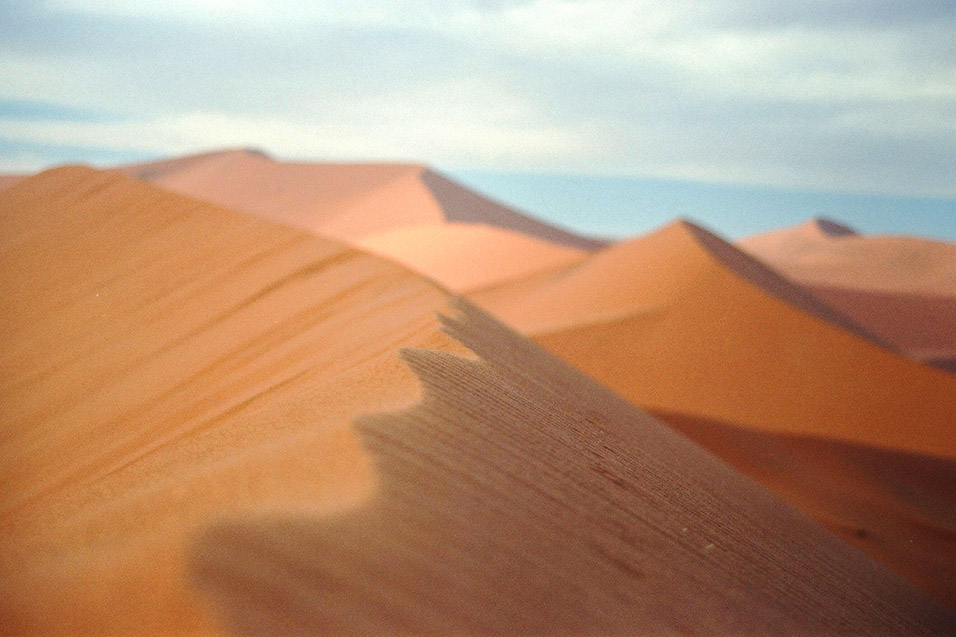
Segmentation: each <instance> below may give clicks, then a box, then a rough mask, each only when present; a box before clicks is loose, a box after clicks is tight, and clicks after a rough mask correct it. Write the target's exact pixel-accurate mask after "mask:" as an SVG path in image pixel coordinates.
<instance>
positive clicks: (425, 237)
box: [356, 223, 587, 292]
mask: <svg viewBox="0 0 956 637" xmlns="http://www.w3.org/2000/svg"><path fill="white" fill-rule="evenodd" d="M356 245H358V246H359V247H361V248H363V249H365V250H368V251H369V252H373V253H375V254H379V255H381V256H384V257H387V258H389V259H391V260H393V261H396V262H398V263H402V264H405V265H407V266H408V267H410V268H412V269H413V270H416V271H418V272H421V273H422V274H424V275H426V276H428V277H429V278H431V279H432V280H434V281H437V282H439V283H441V284H442V285H444V286H445V287H447V288H449V289H451V290H453V291H455V292H465V291H468V290H475V289H478V288H484V287H488V286H490V285H493V284H501V283H502V282H504V281H508V280H514V279H519V278H520V279H524V278H526V277H528V276H531V275H533V274H535V273H539V272H547V271H552V270H555V269H559V268H562V267H566V266H568V265H571V264H574V263H578V262H580V261H582V260H584V258H585V256H586V255H587V253H586V252H584V251H582V250H577V249H575V248H570V247H566V246H562V245H558V244H554V243H548V242H546V241H543V240H541V239H536V238H533V237H530V236H528V235H523V234H518V233H517V232H512V231H510V230H504V229H502V228H499V227H495V226H488V225H477V224H463V223H454V224H432V225H425V226H412V227H408V228H401V229H399V230H392V231H390V232H383V233H381V234H375V235H370V236H367V237H363V238H362V239H361V240H359V241H358V242H356Z"/></svg>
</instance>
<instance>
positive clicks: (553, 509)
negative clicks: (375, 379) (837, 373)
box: [192, 308, 956, 635]
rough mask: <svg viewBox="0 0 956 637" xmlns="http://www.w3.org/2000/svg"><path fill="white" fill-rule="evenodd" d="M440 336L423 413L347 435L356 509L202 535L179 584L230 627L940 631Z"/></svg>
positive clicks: (581, 405) (486, 341) (860, 574)
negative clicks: (376, 482)
mask: <svg viewBox="0 0 956 637" xmlns="http://www.w3.org/2000/svg"><path fill="white" fill-rule="evenodd" d="M447 325H448V329H449V331H450V333H451V334H452V335H453V336H454V337H455V338H457V339H460V340H461V341H462V342H463V343H465V344H466V345H467V346H468V347H469V348H470V349H472V350H473V351H475V352H476V353H477V354H478V355H479V357H480V360H477V361H474V360H465V359H462V358H459V357H455V356H449V355H447V354H440V353H436V352H428V351H421V350H413V351H407V352H406V354H405V357H406V359H407V360H408V361H409V364H410V365H411V366H412V367H413V368H414V369H415V371H416V373H417V374H418V375H419V376H420V377H421V379H422V382H423V383H424V385H425V398H424V401H423V402H422V403H421V404H420V405H418V406H416V407H415V408H413V409H411V410H406V411H403V412H399V413H394V414H389V415H385V416H376V417H370V418H366V419H364V420H363V422H362V424H361V431H362V435H363V438H364V440H366V444H367V445H368V448H369V449H370V451H371V453H372V455H373V456H374V458H375V466H376V467H377V468H378V470H379V472H380V476H381V490H380V491H379V492H378V493H377V494H376V496H375V497H374V498H372V499H370V500H369V501H368V502H367V503H366V504H365V506H363V507H361V508H358V509H356V510H355V511H353V512H351V513H346V514H344V515H342V516H338V517H336V518H334V519H324V520H323V519H320V518H315V517H312V518H309V517H305V516H287V517H282V516H276V517H273V518H272V519H250V520H232V521H229V522H226V523H223V524H220V525H217V526H214V527H212V528H211V529H209V530H208V531H206V532H204V533H203V534H201V535H200V536H199V537H198V540H197V542H196V544H195V545H194V548H193V553H192V555H193V558H192V563H193V568H194V569H195V573H196V575H195V577H196V578H197V580H198V582H199V585H200V586H201V587H202V588H203V589H204V590H206V591H208V593H209V594H210V596H211V597H212V599H214V600H215V601H216V602H217V603H218V604H219V605H220V607H222V608H223V609H224V615H225V617H226V618H227V622H228V625H229V626H230V627H232V628H233V630H235V631H236V632H239V633H243V634H302V633H331V634H351V633H357V634H390V633H395V632H400V633H408V634H424V633H437V634H447V633H467V634H511V633H517V634H562V635H565V634H588V635H590V634H634V633H641V634H673V633H695V632H704V633H721V634H726V633H733V634H821V633H840V632H859V633H870V634H888V633H898V634H906V633H916V632H936V631H943V632H945V631H951V630H954V629H956V616H954V615H952V614H949V613H948V612H947V611H944V610H942V609H941V608H939V607H936V606H934V605H933V604H932V602H930V601H929V599H928V598H926V597H923V596H922V595H921V594H918V593H916V592H915V590H913V589H910V588H909V587H908V586H907V585H906V584H904V583H903V582H902V581H901V580H899V579H898V578H897V577H896V576H894V575H891V574H890V573H889V572H887V571H885V570H883V569H882V568H881V567H879V566H877V565H876V564H875V563H873V562H871V561H870V560H869V559H867V558H866V557H864V556H863V555H862V554H860V553H857V552H855V551H853V550H852V549H850V548H849V547H848V546H847V545H846V544H844V543H842V542H840V541H839V540H837V539H836V538H835V537H834V536H832V535H830V534H829V533H826V532H824V531H823V530H822V529H820V528H819V527H817V526H816V525H814V524H813V523H811V522H809V521H808V520H807V519H805V518H803V517H802V516H800V515H798V514H795V513H794V512H793V511H792V510H791V509H789V508H788V507H786V506H785V505H783V504H782V503H781V502H779V501H778V500H776V499H774V498H773V497H771V496H769V495H768V494H767V493H766V492H764V491H763V490H761V489H759V488H758V487H756V486H755V485H754V483H752V482H751V481H749V480H747V479H746V478H743V477H742V476H741V475H740V474H737V473H736V472H734V471H732V470H730V469H729V468H728V467H727V466H726V465H724V464H722V463H721V462H719V461H717V460H715V459H714V458H713V457H712V456H710V455H708V454H707V453H705V452H703V451H702V450H701V449H700V448H699V447H697V446H696V445H694V444H693V443H691V442H689V441H688V440H686V439H684V438H682V437H681V436H679V435H677V434H676V433H674V432H673V431H671V430H670V429H668V428H667V427H665V426H664V425H662V424H660V423H658V422H656V421H655V420H654V419H652V418H650V417H649V416H647V415H646V414H643V413H641V412H639V411H637V410H636V409H634V408H633V407H632V406H630V405H628V404H627V403H625V402H624V401H622V400H620V399H619V398H617V397H616V396H614V395H613V394H611V393H610V392H608V391H607V390H605V389H604V388H602V387H600V386H599V385H597V384H595V383H593V382H592V381H591V380H590V379H588V378H586V377H584V376H582V375H580V374H577V373H575V372H573V371H572V370H570V369H569V368H567V367H566V366H565V365H563V364H562V363H561V362H559V361H558V360H556V359H554V358H552V357H550V356H548V355H546V354H545V353H544V352H542V351H541V350H539V349H537V348H536V347H534V346H533V345H532V344H530V343H528V342H527V341H525V340H522V339H520V338H518V337H517V336H516V335H513V334H511V333H509V332H508V331H507V330H505V329H504V328H503V327H502V326H500V325H496V324H495V323H493V322H491V321H490V320H488V319H487V318H485V317H483V316H482V315H481V314H480V313H479V312H477V311H476V310H473V309H467V308H466V311H465V316H464V317H463V318H462V319H455V320H451V321H449V322H448V324H447ZM252 564H254V565H256V566H255V568H254V569H250V566H249V565H252Z"/></svg>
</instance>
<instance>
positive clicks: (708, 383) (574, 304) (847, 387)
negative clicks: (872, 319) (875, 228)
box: [479, 223, 956, 458]
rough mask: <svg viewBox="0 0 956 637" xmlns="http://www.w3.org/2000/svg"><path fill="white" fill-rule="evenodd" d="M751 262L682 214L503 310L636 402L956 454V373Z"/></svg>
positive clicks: (502, 301) (504, 303) (503, 302)
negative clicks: (881, 341)
mask: <svg viewBox="0 0 956 637" xmlns="http://www.w3.org/2000/svg"><path fill="white" fill-rule="evenodd" d="M750 263H751V260H748V259H746V258H744V257H742V255H738V256H734V248H733V247H732V246H730V245H729V244H726V243H725V242H723V241H721V240H720V239H718V238H717V237H714V236H713V235H711V234H710V233H706V232H704V231H701V230H700V229H698V228H695V227H694V226H692V225H690V224H687V223H677V224H674V225H672V226H669V227H667V228H665V229H664V230H662V231H660V232H658V233H656V234H653V235H651V236H649V237H646V238H644V239H639V240H636V241H633V242H630V243H628V244H622V245H619V246H615V247H613V248H609V249H608V250H607V251H605V252H604V253H599V254H598V255H595V256H594V257H592V258H591V259H590V260H589V261H588V262H586V263H584V264H582V265H579V266H576V267H575V268H572V269H571V270H569V271H568V272H566V273H565V274H563V275H556V276H554V277H552V279H551V280H550V281H548V282H545V283H543V284H542V285H540V286H539V287H538V289H537V291H535V292H532V293H530V294H528V295H525V296H524V297H523V298H514V297H512V298H510V299H508V298H505V296H503V295H500V294H499V296H498V297H497V299H496V300H497V303H498V304H497V306H494V307H492V309H493V310H494V311H496V312H497V313H498V314H499V315H500V316H502V317H503V318H504V319H505V320H506V321H510V322H512V323H514V324H515V325H517V326H519V327H520V328H521V329H522V330H523V331H525V332H527V333H530V334H533V335H534V336H535V339H536V340H537V341H538V342H540V343H541V344H543V345H545V346H546V347H547V348H548V349H550V350H551V351H553V352H555V353H557V354H559V355H560V356H561V357H562V358H564V359H565V360H567V361H569V362H571V363H573V364H574V365H576V366H578V367H579V368H580V369H582V370H584V371H586V372H587V373H589V374H591V375H592V376H594V377H595V378H597V379H599V380H600V381H601V382H604V383H606V384H607V385H608V386H609V387H611V388H612V389H614V390H616V391H617V392H619V393H620V394H621V395H623V396H625V397H627V398H629V399H630V400H632V401H633V402H634V403H635V404H637V405H639V406H643V407H647V408H650V409H654V410H659V411H663V412H674V413H683V414H688V415H695V416H701V417H706V418H710V419H714V420H719V421H724V422H732V423H736V424H740V425H742V426H748V427H754V428H758V429H763V430H769V431H777V432H788V433H796V434H807V435H822V436H827V437H832V438H835V439H839V440H845V441H850V442H857V443H863V444H869V445H875V446H878V447H890V448H895V449H900V450H908V451H913V452H917V453H924V454H929V455H935V456H944V457H950V458H953V457H956V436H954V435H953V432H954V431H956V401H954V400H953V397H954V396H956V378H953V377H952V375H950V374H946V373H945V372H942V371H939V370H935V369H932V368H929V367H926V366H924V365H920V364H918V363H916V362H913V361H910V360H907V359H905V358H903V357H901V356H899V355H898V354H896V353H894V352H892V351H889V350H887V349H886V348H884V347H881V346H879V345H877V344H875V343H873V342H870V341H868V340H866V339H864V338H861V337H860V336H859V335H857V334H853V333H851V332H849V331H848V329H849V328H847V327H846V323H847V320H846V319H843V318H841V317H839V316H836V318H834V314H835V313H834V312H833V311H832V310H828V309H827V310H824V311H820V305H821V304H820V303H819V302H814V301H812V300H810V301H808V300H807V297H808V295H807V294H806V293H802V292H801V291H800V290H799V289H798V288H796V286H793V285H788V284H787V282H786V281H785V280H783V279H782V278H780V277H773V276H771V277H769V278H768V277H767V276H766V272H765V271H760V272H755V271H753V270H748V268H749V265H748V264H750ZM592 266H593V268H594V270H593V273H592V272H591V271H590V268H591V267H592ZM616 273H617V274H616ZM612 281H613V282H614V283H612ZM479 300H481V297H480V295H479ZM856 331H857V332H858V333H861V332H862V331H861V330H859V329H857V330H856Z"/></svg>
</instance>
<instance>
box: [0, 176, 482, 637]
mask: <svg viewBox="0 0 956 637" xmlns="http://www.w3.org/2000/svg"><path fill="white" fill-rule="evenodd" d="M0 258H2V261H3V264H4V267H3V268H2V269H0V284H2V289H3V295H2V296H0V325H2V329H0V392H2V393H0V404H2V405H3V408H2V410H0V588H2V590H3V591H4V593H3V595H2V597H0V625H3V626H4V630H5V631H12V632H26V633H34V634H35V633H38V632H40V633H42V632H48V631H55V632H62V633H70V634H76V633H78V632H87V633H97V634H101V633H103V632H104V631H105V630H106V629H109V630H110V631H113V632H121V633H127V634H132V633H140V632H143V631H153V630H159V629H162V630H163V631H164V632H167V633H169V632H172V633H178V632H183V631H188V630H194V629H200V628H202V627H204V626H205V623H204V621H205V620H204V619H203V614H202V613H201V612H200V609H199V608H198V607H197V606H196V604H195V603H194V601H193V598H192V597H191V596H190V595H189V594H188V591H187V589H186V584H185V580H184V579H183V564H182V541H183V537H184V534H185V533H187V531H188V530H189V529H191V528H193V527H195V526H196V525H197V524H201V523H203V522H204V521H205V520H207V519H208V518H209V517H210V516H213V515H214V516H216V517H217V518H218V517H221V516H223V515H232V514H238V513H240V512H243V513H246V514H249V515H264V514H266V513H268V512H270V511H272V512H274V511H284V512H288V511H308V512H310V513H314V512H321V511H327V510H339V509H341V508H342V507H345V506H349V505H351V504H353V503H354V502H356V501H358V500H361V499H362V498H364V497H366V496H367V494H368V493H369V492H370V490H372V489H374V488H375V479H374V472H373V471H372V469H371V468H370V466H369V463H368V461H367V458H366V455H365V453H364V452H363V451H362V450H361V448H360V445H359V443H358V441H357V438H356V436H355V435H354V433H353V431H352V429H351V424H350V420H351V418H353V417H354V416H355V415H356V414H360V413H363V412H367V411H375V410H381V409H387V408H395V407H398V406H401V405H405V404H410V403H412V402H414V401H415V400H416V399H417V398H418V397H419V389H418V385H417V383H416V381H415V379H414V376H413V375H412V374H411V373H410V372H409V371H408V370H407V369H406V367H405V366H404V365H403V364H401V362H400V361H399V360H398V356H397V354H396V349H397V348H399V347H403V346H415V347H429V348H437V349H444V350H448V351H454V352H461V351H463V348H461V347H460V346H458V345H457V344H455V343H453V342H452V341H450V340H449V339H447V338H446V337H444V336H443V335H441V334H440V333H439V332H438V331H437V322H436V319H435V316H434V315H435V311H436V310H438V309H440V308H442V307H444V299H445V295H444V294H443V293H442V292H441V291H440V290H439V289H438V288H436V287H435V286H434V285H432V284H430V283H427V282H426V281H425V280H423V279H422V278H420V277H419V276H417V275H414V274H412V273H410V272H409V271H408V270H406V269H404V268H402V267H400V266H397V265H393V264H391V263H388V262H386V261H384V260H382V259H379V258H376V257H372V256H369V255H367V254H364V253H361V252H356V251H353V250H350V249H346V248H343V247H341V246H339V245H336V244H334V243H332V242H329V241H324V240H319V239H317V238H315V237H313V236H311V235H308V234H306V233H302V232H299V231H295V230H291V229H288V228H285V227H282V226H278V225H273V224H270V223H266V222H264V221H262V220H260V219H257V218H255V217H251V216H246V215H242V214H239V213H233V212H230V211H227V210H224V209H220V208H217V207H214V206H211V205H207V204H201V203H197V202H195V201H192V200H188V199H186V198H183V197H181V196H178V195H173V194H169V193H167V192H165V191H161V190H159V189H156V188H153V187H152V186H149V185H147V184H144V183H141V182H138V181H134V180H132V179H128V178H126V177H123V176H121V175H119V174H117V173H102V172H96V171H93V170H91V169H85V168H76V167H68V168H61V169H56V170H52V171H49V172H45V173H42V174H40V175H39V176H36V177H32V178H30V179H27V180H25V181H23V182H21V183H19V184H17V185H15V186H12V187H11V188H9V189H8V190H6V191H4V193H3V194H2V195H0Z"/></svg>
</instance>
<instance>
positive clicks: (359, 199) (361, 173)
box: [124, 150, 602, 250]
mask: <svg viewBox="0 0 956 637" xmlns="http://www.w3.org/2000/svg"><path fill="white" fill-rule="evenodd" d="M124 170H125V171H126V172H127V173H128V174H130V175H132V176H134V177H137V178H140V179H146V180H148V181H151V182H153V183H155V184H157V185H159V186H162V187H163V188H166V189H168V190H172V191H174V192H179V193H182V194H185V195H189V196H192V197H195V198H198V199H202V200H205V201H210V202H214V203H218V204H221V205H224V206H228V207H230V208H233V209H235V210H242V211H246V212H250V213H254V214H257V215H261V216H263V217H265V218H267V219H270V220H273V221H278V222H280V223H284V224H288V225H291V226H294V227H297V228H302V229H305V230H309V231H312V232H316V233H318V234H321V235H323V236H328V237H332V238H336V239H340V240H343V241H349V242H350V241H353V240H356V239H358V238H360V237H363V236H366V235H370V234H377V233H381V232H386V231H389V230H395V229H398V228H403V227H407V226H412V225H422V224H435V223H469V224H475V223H478V224H487V225H491V226H496V227H499V228H503V229H505V230H512V231H515V232H519V233H522V234H526V235H529V236H531V237H536V238H539V239H542V240H544V241H549V242H552V243H558V244H562V245H566V246H571V247H575V248H578V249H585V250H591V249H595V248H597V247H600V246H601V245H602V243H601V242H600V241H596V240H592V239H587V238H584V237H580V236H578V235H575V234H572V233H570V232H566V231H564V230H561V229H559V228H555V227H553V226H550V225H548V224H545V223H543V222H540V221H537V220H535V219H532V218H530V217H527V216H525V215H522V214H520V213H518V212H516V211H514V210H511V209H510V208H508V207H506V206H504V205H502V204H499V203H497V202H495V201H492V200H490V199H488V198H486V197H483V196H481V195H479V194H477V193H475V192H473V191H471V190H469V189H467V188H465V187H463V186H461V185H459V184H457V183H455V182H454V181H452V180H450V179H448V178H446V177H444V176H442V175H441V174H439V173H437V172H436V171H434V170H431V169H429V168H427V167H425V166H422V165H419V164H372V163H364V164H323V163H295V162H279V161H275V160H273V159H271V158H269V157H268V156H266V155H264V154H262V153H258V152H254V151H248V150H232V151H222V152H216V153H208V154H205V155H197V156H190V157H182V158H176V159H170V160H165V161H161V162H152V163H148V164H137V165H134V166H128V167H125V168H124Z"/></svg>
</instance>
